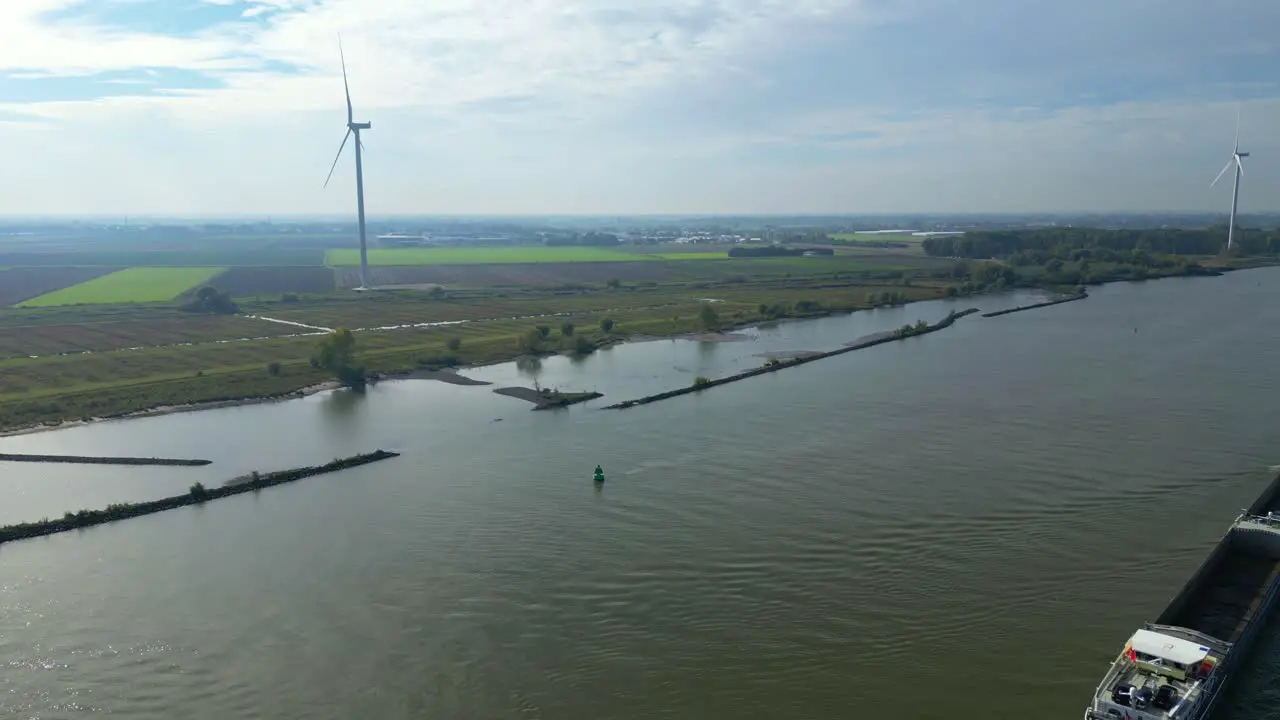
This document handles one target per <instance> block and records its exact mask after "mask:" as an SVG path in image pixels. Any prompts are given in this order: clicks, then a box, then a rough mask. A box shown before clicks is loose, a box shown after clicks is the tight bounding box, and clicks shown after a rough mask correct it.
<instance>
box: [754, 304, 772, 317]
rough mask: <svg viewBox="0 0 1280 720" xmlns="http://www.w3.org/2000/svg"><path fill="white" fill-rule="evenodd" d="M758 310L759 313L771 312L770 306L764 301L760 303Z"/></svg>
mask: <svg viewBox="0 0 1280 720" xmlns="http://www.w3.org/2000/svg"><path fill="white" fill-rule="evenodd" d="M756 310H757V311H759V313H760V314H761V315H768V314H769V306H768V305H765V304H764V303H760V305H759V306H758V307H756Z"/></svg>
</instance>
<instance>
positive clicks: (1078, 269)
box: [922, 227, 1280, 286]
mask: <svg viewBox="0 0 1280 720" xmlns="http://www.w3.org/2000/svg"><path fill="white" fill-rule="evenodd" d="M1226 241H1227V232H1226V228H1225V227H1222V228H1207V229H1198V230H1184V229H1171V228H1170V229H1152V230H1100V229H1092V228H1039V229H1029V230H1001V231H980V232H970V233H965V234H964V235H954V236H942V237H930V238H926V239H925V240H924V242H923V243H922V247H923V249H924V251H925V253H926V254H927V255H929V256H931V257H937V258H953V259H968V260H995V261H998V264H999V267H1000V268H1001V269H997V270H994V271H986V270H983V271H982V272H992V273H998V274H999V275H1001V276H1002V277H1003V279H1004V281H1005V282H1006V284H1018V283H1024V284H1025V283H1030V284H1038V285H1048V286H1066V285H1097V284H1101V283H1105V282H1113V281H1118V280H1146V279H1150V278H1160V277H1177V276H1188V275H1190V276H1195V275H1215V274H1218V273H1219V272H1220V270H1218V269H1217V268H1227V269H1230V268H1234V267H1248V266H1253V265H1257V264H1268V263H1275V262H1277V261H1280V231H1277V230H1239V231H1237V234H1236V238H1235V242H1234V246H1233V247H1232V249H1231V250H1230V251H1229V252H1228V251H1227V250H1226Z"/></svg>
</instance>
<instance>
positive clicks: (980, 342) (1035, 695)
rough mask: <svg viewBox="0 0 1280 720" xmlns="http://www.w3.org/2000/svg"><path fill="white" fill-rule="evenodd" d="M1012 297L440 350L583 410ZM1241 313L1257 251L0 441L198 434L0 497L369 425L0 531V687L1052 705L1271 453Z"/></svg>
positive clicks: (1267, 284) (23, 474) (814, 335)
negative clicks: (1090, 288)
mask: <svg viewBox="0 0 1280 720" xmlns="http://www.w3.org/2000/svg"><path fill="white" fill-rule="evenodd" d="M1028 301H1029V298H1028V297H1026V296H1025V295H1023V296H1019V295H1009V296H1004V297H991V298H980V299H976V300H961V301H958V302H956V303H945V302H941V303H925V304H920V305H917V306H911V307H908V308H897V309H885V310H880V311H875V312H869V313H856V314H854V315H849V316H839V317H830V318H825V319H822V320H817V321H813V322H804V323H792V322H788V323H780V324H778V325H776V326H773V327H770V328H763V329H761V331H760V332H759V334H758V335H757V336H756V337H754V338H753V339H751V340H748V341H743V342H734V343H719V344H715V343H697V342H689V341H678V342H672V341H658V342H647V343H635V344H630V345H624V346H618V347H615V348H613V349H611V350H602V351H601V352H598V353H595V354H593V355H592V356H590V357H589V358H587V359H585V360H572V359H569V358H563V357H552V358H547V359H545V360H543V361H541V362H540V363H538V364H537V365H536V367H534V366H532V365H531V364H527V363H520V364H516V363H511V364H505V365H498V366H492V367H486V368H478V369H474V370H470V371H467V372H466V374H468V375H469V376H472V377H475V378H477V379H481V380H485V381H490V382H494V383H495V384H497V385H498V386H502V385H528V384H531V383H530V380H529V378H530V376H531V375H533V376H536V377H537V378H538V380H539V382H540V383H541V384H542V385H544V386H560V387H564V388H568V389H591V388H596V389H599V390H601V391H602V392H605V393H606V394H607V395H608V396H609V398H608V400H609V401H614V400H621V399H626V398H630V397H637V396H640V395H645V394H649V393H651V392H659V391H662V390H669V389H672V388H674V387H681V386H684V385H686V384H687V383H688V381H689V375H688V373H690V372H695V373H697V374H703V375H708V376H712V377H715V376H722V375H725V374H729V373H731V372H738V371H741V370H744V369H747V368H750V367H754V366H757V365H759V364H760V363H761V358H760V357H759V354H760V353H770V352H783V351H787V350H800V349H805V350H827V349H834V348H837V347H840V346H841V345H843V344H844V343H846V342H848V341H850V340H853V339H855V338H857V337H861V336H864V335H868V334H871V333H875V332H880V331H884V330H887V329H891V328H894V327H899V326H901V325H902V324H904V323H905V322H914V321H915V320H916V319H917V318H923V319H926V320H936V319H938V318H940V317H942V316H944V315H945V314H946V312H947V311H948V310H950V309H963V308H965V307H969V306H971V305H973V306H979V307H981V308H982V309H983V310H984V311H990V310H996V309H1001V308H1002V307H1012V306H1014V305H1018V304H1025V303H1026V302H1028ZM1277 321H1280V272H1277V271H1270V270H1268V271H1251V272H1248V273H1237V274H1233V275H1229V276H1226V277H1222V278H1209V279H1196V280H1185V281H1183V280H1171V281H1161V282H1158V283H1145V284H1132V285H1128V284H1126V285H1116V286H1108V287H1105V288H1100V289H1099V290H1098V291H1097V292H1096V293H1095V295H1094V297H1092V298H1090V299H1089V300H1086V301H1083V302H1079V303H1069V304H1066V305H1060V306H1056V307H1054V308H1048V309H1045V310H1040V311H1033V312H1029V313H1021V314H1014V315H1009V316H1005V317H1002V318H996V319H990V320H983V319H979V318H965V319H964V320H962V321H960V322H959V323H957V324H956V325H955V326H954V327H953V328H951V329H948V330H947V331H945V332H940V333H935V334H932V335H930V336H928V337H924V338H918V339H915V340H912V341H909V342H903V343H891V344H887V345H883V346H879V347H877V348H873V349H870V350H866V351H859V352H855V353H850V354H847V355H842V356H839V357H834V358H830V359H826V360H823V361H821V362H816V363H812V364H809V365H806V366H804V367H803V368H797V369H795V370H787V371H784V372H779V373H773V374H769V375H765V376H761V377H758V378H753V379H751V380H747V381H744V382H742V383H736V384H733V385H728V386H724V387H720V388H716V389H714V390H712V391H709V392H705V393H697V394H693V395H689V396H684V397H681V398H677V399H673V400H670V401H667V402H663V403H658V404H654V405H649V406H644V407H640V408H635V409H632V410H627V411H605V410H600V409H597V407H598V406H596V405H593V404H588V405H586V406H576V407H574V408H570V409H569V410H567V411H564V412H556V413H535V412H530V410H529V405H528V403H525V402H522V401H518V400H513V399H511V398H506V397H502V396H499V395H496V394H494V393H493V392H492V389H493V388H492V387H462V386H454V385H448V384H445V383H438V382H431V381H421V380H410V381H389V382H382V383H379V384H377V385H374V386H371V387H369V388H368V389H367V391H366V392H365V393H364V394H363V395H359V394H355V393H347V392H338V393H326V394H320V395H316V396H312V397H308V398H305V399H302V400H297V401H289V402H282V403H272V404H266V405H259V406H252V407H242V408H231V409H226V410H218V411H211V412H205V413H185V414H178V415H171V416H166V417H157V418H149V419H145V420H138V421H129V422H120V423H102V424H97V425H93V426H88V427H83V428H75V429H71V430H66V431H60V432H56V433H45V434H40V435H30V436H22V437H12V438H3V439H0V448H3V449H5V450H8V451H13V452H51V453H57V452H71V451H78V452H83V453H87V454H156V455H173V456H178V457H185V456H190V457H201V456H207V457H210V459H212V460H214V464H213V465H212V466H209V467H208V468H180V469H176V468H139V469H121V468H92V469H84V468H75V467H71V466H67V467H63V468H43V467H10V466H5V467H3V468H2V469H3V472H0V492H3V497H4V498H5V502H4V503H3V505H0V517H2V519H0V521H13V520H15V519H29V518H33V517H40V516H43V515H54V514H59V513H61V512H62V511H64V510H66V509H71V508H76V507H100V506H103V505H105V504H107V503H108V502H119V501H127V500H136V499H145V498H149V497H157V496H161V495H165V494H174V493H173V492H170V491H171V490H174V489H176V492H183V491H185V489H186V488H187V487H188V486H189V485H190V484H191V483H193V482H196V481H201V482H204V483H205V484H206V485H210V484H211V483H212V484H216V483H220V482H222V481H224V480H226V479H227V478H229V477H234V476H236V475H242V474H246V473H248V472H251V471H253V470H270V469H276V468H280V467H289V466H295V465H304V464H313V463H316V462H323V461H326V460H328V459H331V458H332V457H334V456H336V455H347V454H352V453H355V452H360V451H366V450H370V449H373V448H376V447H388V446H390V447H394V448H395V449H397V450H401V451H403V452H404V453H405V455H404V456H403V457H401V458H398V459H396V460H392V461H388V462H386V463H382V464H377V465H372V466H367V467H363V468H358V469H355V470H352V471H349V472H345V473H340V474H334V475H329V476H324V477H318V478H313V479H309V480H307V481H305V482H301V483H297V484H294V485H290V486H288V487H284V488H275V489H269V490H264V491H262V492H260V493H254V494H246V495H244V496H239V497H237V498H232V499H228V500H224V501H219V502H216V503H210V504H208V505H206V506H204V507H202V508H191V509H183V510H178V511H173V512H168V513H161V514H158V515H154V516H149V517H146V518H141V519H137V520H134V521H129V522H124V523H118V524H113V525H109V526H102V527H97V528H92V529H89V530H86V531H83V532H78V533H68V534H64V535H60V536H55V537H50V538H44V539H41V540H36V541H31V542H22V543H14V544H12V545H5V546H4V547H3V548H0V667H3V668H4V672H3V673H0V715H3V716H8V715H12V716H15V717H65V716H69V715H93V714H108V713H110V714H112V715H114V716H119V717H127V718H145V719H148V720H149V719H152V718H154V719H156V720H160V719H161V718H164V719H168V718H172V717H174V716H175V715H181V716H183V717H195V718H211V719H212V718H218V719H221V718H232V717H263V718H281V719H282V720H283V719H284V718H296V717H308V718H332V719H333V720H338V719H339V718H341V719H344V720H345V719H346V718H352V717H378V718H453V717H458V718H463V717H465V718H471V717H477V718H514V717H546V718H561V717H564V718H575V717H590V718H634V717H649V716H653V717H735V718H736V717H770V718H773V717H787V718H844V717H851V716H856V717H864V716H865V717H881V716H885V717H888V716H893V717H910V718H947V719H948V720H951V719H953V718H967V717H985V716H986V715H989V714H991V710H992V703H993V698H996V699H998V700H999V707H1000V710H999V712H1000V713H1001V714H1009V715H1011V716H1023V715H1026V716H1035V717H1078V716H1079V714H1080V713H1081V711H1082V708H1083V706H1084V705H1085V703H1086V701H1087V699H1088V697H1089V694H1090V693H1091V692H1092V691H1093V688H1094V687H1095V686H1096V684H1097V682H1098V680H1099V678H1100V676H1101V674H1102V673H1103V672H1104V671H1105V669H1106V667H1107V663H1109V662H1110V661H1111V659H1112V658H1114V656H1115V654H1116V653H1117V652H1118V651H1119V649H1120V646H1121V645H1122V643H1123V641H1124V638H1126V637H1128V635H1129V634H1130V633H1131V632H1132V631H1133V629H1134V628H1135V627H1137V626H1139V625H1140V624H1141V623H1142V622H1143V621H1144V620H1148V619H1151V618H1153V617H1154V616H1155V615H1156V614H1157V613H1158V612H1159V610H1160V609H1161V608H1162V607H1163V606H1164V603H1165V602H1167V600H1168V599H1169V597H1171V596H1172V595H1173V593H1174V592H1175V591H1176V590H1177V588H1178V587H1180V586H1181V584H1182V583H1183V582H1184V581H1185V580H1186V578H1187V576H1188V575H1189V574H1190V573H1191V572H1192V571H1193V570H1194V568H1195V567H1196V566H1197V565H1198V564H1199V562H1200V561H1201V560H1202V559H1203V556H1204V553H1205V552H1207V551H1208V549H1209V548H1210V547H1211V546H1212V544H1213V543H1214V542H1215V541H1216V540H1217V538H1218V537H1220V535H1221V534H1222V532H1223V531H1224V530H1225V528H1226V527H1227V525H1228V524H1229V523H1230V521H1231V519H1232V518H1233V517H1234V514H1235V513H1236V512H1237V511H1238V509H1239V508H1240V507H1242V506H1244V505H1245V504H1247V503H1248V501H1249V500H1250V499H1251V498H1252V497H1253V496H1254V495H1256V493H1257V492H1258V491H1259V490H1260V489H1261V488H1262V487H1263V486H1264V485H1265V484H1266V482H1267V481H1268V480H1269V476H1268V474H1267V469H1266V468H1267V467H1268V466H1270V465H1275V464H1276V463H1277V462H1280V456H1278V455H1277V452H1276V450H1275V445H1274V437H1275V429H1276V428H1277V427H1280V411H1278V410H1277V409H1276V405H1275V403H1273V402H1270V401H1269V398H1272V397H1274V396H1275V394H1276V393H1277V391H1280V379H1277V378H1276V377H1275V374H1274V373H1272V372H1271V371H1270V370H1271V368H1274V367H1276V366H1277V364H1278V363H1280V339H1277V338H1276V337H1275V336H1274V335H1273V334H1269V333H1258V332H1256V329H1257V328H1258V327H1270V326H1271V325H1272V324H1275V323H1276V322H1277ZM1134 327H1140V328H1141V332H1140V333H1137V334H1135V333H1134V332H1133V328H1134ZM1224 347H1230V348H1232V351H1231V353H1230V356H1231V362H1230V363H1224V362H1223V361H1222V357H1223V355H1222V348H1224ZM496 420H501V422H495V421H496ZM597 464H599V465H601V466H602V467H603V468H604V470H605V472H606V474H607V477H608V480H607V481H606V483H604V485H603V486H601V487H596V486H595V485H594V483H592V481H591V474H592V469H593V468H594V467H595V465H597ZM1135 508H1140V510H1141V513H1142V514H1143V516H1144V517H1147V518H1151V519H1153V520H1152V521H1153V522H1160V523H1166V524H1167V525H1168V526H1173V527H1178V528H1179V532H1178V533H1173V534H1170V533H1152V532H1150V531H1149V526H1148V525H1145V524H1143V523H1135V522H1134V511H1135ZM1117 583H1120V584H1119V585H1118V584H1117ZM1045 667H1052V668H1054V672H1053V674H1052V677H1047V676H1046V675H1045V674H1044V668H1045ZM1278 671H1280V647H1277V645H1276V643H1274V642H1272V643H1270V644H1269V645H1267V644H1265V643H1264V644H1263V645H1262V646H1260V649H1259V652H1258V655H1257V657H1256V659H1255V661H1254V673H1253V675H1252V676H1251V678H1250V679H1248V680H1246V681H1244V682H1242V683H1240V687H1239V688H1238V689H1237V691H1236V692H1235V693H1234V694H1233V696H1232V698H1231V701H1230V703H1231V704H1229V706H1228V709H1227V710H1226V711H1225V712H1224V715H1223V717H1226V718H1232V717H1234V718H1245V717H1261V716H1263V715H1264V714H1265V713H1266V712H1267V711H1268V709H1269V708H1270V705H1268V703H1269V702H1270V700H1268V696H1267V693H1268V692H1271V693H1272V694H1274V693H1273V692H1272V691H1271V690H1269V688H1274V687H1275V684H1274V682H1273V680H1274V677H1275V676H1276V673H1277V672H1278ZM1258 678H1262V679H1261V680H1259V679H1258Z"/></svg>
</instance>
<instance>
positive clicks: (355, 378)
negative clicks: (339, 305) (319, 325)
mask: <svg viewBox="0 0 1280 720" xmlns="http://www.w3.org/2000/svg"><path fill="white" fill-rule="evenodd" d="M355 355H356V336H355V335H354V334H352V332H351V331H350V330H348V329H346V328H338V329H336V330H334V331H333V332H331V333H329V334H328V335H325V336H324V339H323V340H321V341H320V345H319V346H318V347H317V349H316V354H315V355H314V356H313V357H312V363H311V364H312V365H314V366H315V367H318V368H322V369H324V370H328V371H329V372H331V373H333V375H334V377H336V378H338V379H339V380H341V381H342V382H343V383H344V384H346V385H348V386H351V387H356V386H360V385H363V384H364V367H363V366H360V365H357V364H356V361H355Z"/></svg>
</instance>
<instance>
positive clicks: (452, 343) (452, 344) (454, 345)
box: [444, 337, 462, 352]
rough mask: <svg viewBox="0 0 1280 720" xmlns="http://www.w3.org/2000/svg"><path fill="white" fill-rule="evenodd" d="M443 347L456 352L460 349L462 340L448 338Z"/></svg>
mask: <svg viewBox="0 0 1280 720" xmlns="http://www.w3.org/2000/svg"><path fill="white" fill-rule="evenodd" d="M444 346H445V347H447V348H449V349H450V350H452V351H454V352H458V350H459V349H461V348H462V338H459V337H451V338H449V340H448V342H446V343H445V344H444Z"/></svg>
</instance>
